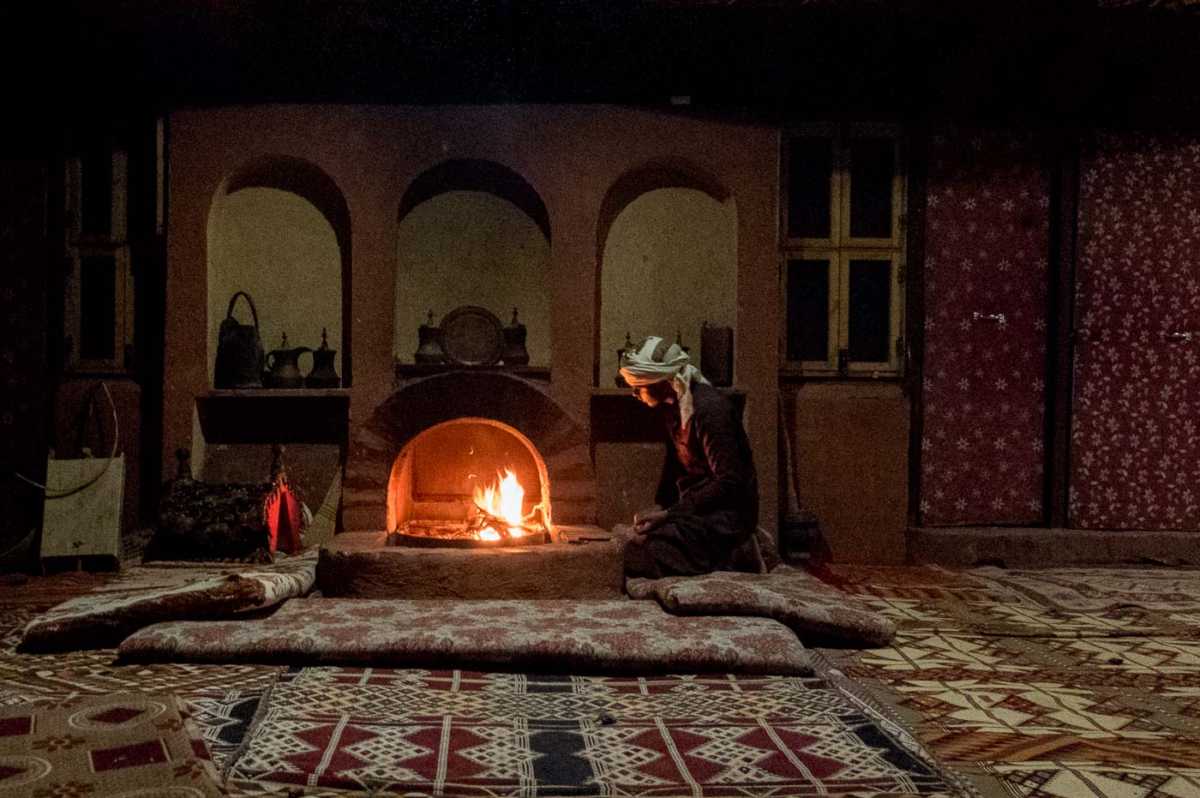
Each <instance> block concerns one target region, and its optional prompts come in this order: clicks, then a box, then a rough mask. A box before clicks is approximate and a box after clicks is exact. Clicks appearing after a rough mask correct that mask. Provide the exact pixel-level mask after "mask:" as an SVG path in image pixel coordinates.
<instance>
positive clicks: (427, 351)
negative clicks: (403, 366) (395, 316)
mask: <svg viewBox="0 0 1200 798" xmlns="http://www.w3.org/2000/svg"><path fill="white" fill-rule="evenodd" d="M413 360H415V361H416V362H418V363H444V362H445V361H446V350H445V349H444V348H443V347H442V328H441V327H435V326H434V325H433V311H432V310H431V311H429V320H428V321H427V322H426V323H425V324H422V325H421V326H420V328H418V330H417V351H416V353H415V354H414V355H413Z"/></svg>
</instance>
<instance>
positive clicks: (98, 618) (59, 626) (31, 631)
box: [21, 552, 317, 651]
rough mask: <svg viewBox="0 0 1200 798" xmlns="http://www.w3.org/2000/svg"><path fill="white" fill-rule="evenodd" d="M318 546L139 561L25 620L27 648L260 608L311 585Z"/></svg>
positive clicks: (61, 646) (105, 639) (100, 642)
mask: <svg viewBox="0 0 1200 798" xmlns="http://www.w3.org/2000/svg"><path fill="white" fill-rule="evenodd" d="M316 566H317V558H316V552H312V553H310V554H305V555H301V556H297V557H287V558H283V559H281V560H279V561H277V562H276V563H274V564H270V565H232V566H230V565H220V564H215V563H214V564H203V565H201V564H197V563H178V564H174V563H155V564H153V565H144V566H135V567H133V568H130V569H128V570H126V571H123V572H122V573H121V574H120V575H119V576H116V577H115V578H113V579H111V580H109V581H107V582H105V583H104V584H102V585H99V586H97V587H95V588H94V589H92V590H91V591H89V592H87V593H84V594H82V595H78V596H74V597H72V598H70V599H68V600H66V601H64V602H62V603H61V604H58V605H56V606H54V607H52V608H51V609H49V610H47V611H46V612H45V613H42V614H40V615H37V616H36V617H34V618H33V619H31V620H30V621H29V623H28V624H27V625H26V627H25V632H24V636H23V639H22V641H21V647H22V648H24V649H26V650H29V651H48V650H67V649H79V648H88V647H93V648H95V647H103V646H112V645H116V644H117V643H119V642H120V641H121V640H122V639H124V638H125V637H126V636H127V635H128V634H130V633H131V632H133V631H135V630H137V629H140V628H141V627H143V626H147V625H149V624H152V623H156V622H158V621H164V620H173V619H183V618H220V617H227V616H230V615H235V614H238V613H244V612H249V611H253V610H261V609H263V608H265V607H270V606H273V605H275V604H278V603H279V602H281V601H283V600H285V599H287V598H290V597H292V596H299V595H303V594H304V593H307V592H308V591H309V590H310V589H312V586H313V582H314V581H315V579H316Z"/></svg>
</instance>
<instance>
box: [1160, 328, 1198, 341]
mask: <svg viewBox="0 0 1200 798" xmlns="http://www.w3.org/2000/svg"><path fill="white" fill-rule="evenodd" d="M1163 337H1164V338H1166V339H1167V340H1168V341H1181V342H1183V343H1191V342H1192V339H1193V338H1195V337H1196V333H1194V332H1192V331H1191V330H1173V331H1171V332H1169V333H1163Z"/></svg>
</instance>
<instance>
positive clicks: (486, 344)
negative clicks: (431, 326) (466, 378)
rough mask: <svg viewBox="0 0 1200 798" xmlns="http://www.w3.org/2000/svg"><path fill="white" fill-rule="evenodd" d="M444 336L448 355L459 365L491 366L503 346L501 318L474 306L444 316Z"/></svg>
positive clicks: (463, 307) (444, 344)
mask: <svg viewBox="0 0 1200 798" xmlns="http://www.w3.org/2000/svg"><path fill="white" fill-rule="evenodd" d="M442 338H443V341H442V348H443V349H445V350H446V357H447V358H449V359H450V362H451V363H457V364H458V365H460V366H491V365H493V364H495V363H496V362H497V361H499V360H500V353H501V351H502V350H503V348H504V333H503V332H502V331H501V327H500V319H498V318H496V316H495V314H493V313H492V312H491V311H490V310H488V309H487V308H481V307H477V306H475V305H463V306H462V307H458V308H455V309H454V310H452V311H450V312H449V313H447V314H446V315H445V316H443V317H442Z"/></svg>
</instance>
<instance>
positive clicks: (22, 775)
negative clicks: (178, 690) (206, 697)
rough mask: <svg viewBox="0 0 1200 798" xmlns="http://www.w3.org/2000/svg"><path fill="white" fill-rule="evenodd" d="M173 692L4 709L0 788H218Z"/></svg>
mask: <svg viewBox="0 0 1200 798" xmlns="http://www.w3.org/2000/svg"><path fill="white" fill-rule="evenodd" d="M186 717H187V716H186V710H184V709H183V707H181V706H180V704H179V703H178V701H177V699H176V698H175V697H174V696H170V695H167V696H161V695H149V694H144V693H118V694H115V695H111V696H106V697H104V698H96V697H86V698H74V699H68V700H66V701H63V702H60V703H58V704H56V705H54V706H36V705H25V706H20V707H10V708H8V709H6V710H4V711H2V712H0V793H2V794H5V795H30V796H34V798H82V797H83V796H87V795H95V796H101V795H104V796H112V798H133V797H134V796H145V797H146V798H149V796H163V798H168V797H169V798H204V797H205V796H218V795H221V794H222V791H221V790H220V788H219V787H218V786H217V782H216V780H215V778H214V777H215V775H216V774H215V771H214V769H213V767H212V764H211V763H210V762H209V761H208V755H207V751H206V748H205V746H204V744H203V743H202V742H200V741H198V740H194V739H192V738H190V737H189V736H188V733H187V731H186V728H187V725H186Z"/></svg>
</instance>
